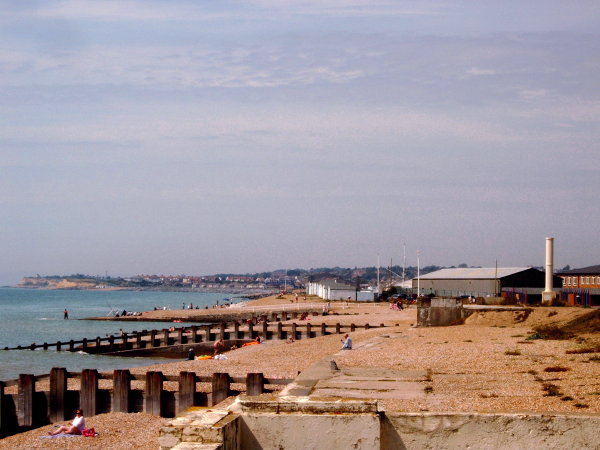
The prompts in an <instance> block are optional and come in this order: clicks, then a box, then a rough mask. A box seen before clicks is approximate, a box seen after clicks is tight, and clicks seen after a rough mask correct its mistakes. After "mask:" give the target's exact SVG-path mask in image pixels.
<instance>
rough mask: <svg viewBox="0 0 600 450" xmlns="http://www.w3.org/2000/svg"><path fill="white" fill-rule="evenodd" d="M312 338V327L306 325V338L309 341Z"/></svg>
mask: <svg viewBox="0 0 600 450" xmlns="http://www.w3.org/2000/svg"><path fill="white" fill-rule="evenodd" d="M311 337H312V325H311V324H310V323H307V324H306V338H307V339H310V338H311Z"/></svg>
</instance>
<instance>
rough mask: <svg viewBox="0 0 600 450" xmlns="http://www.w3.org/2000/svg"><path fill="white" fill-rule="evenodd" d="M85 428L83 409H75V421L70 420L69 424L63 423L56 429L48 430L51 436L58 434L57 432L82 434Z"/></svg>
mask: <svg viewBox="0 0 600 450" xmlns="http://www.w3.org/2000/svg"><path fill="white" fill-rule="evenodd" d="M84 429H85V418H84V417H83V411H82V410H81V409H78V410H77V411H75V419H73V422H69V425H62V426H61V427H58V428H57V429H56V431H54V432H52V431H48V434H49V435H51V436H56V435H57V434H60V433H64V434H82V433H83V430H84Z"/></svg>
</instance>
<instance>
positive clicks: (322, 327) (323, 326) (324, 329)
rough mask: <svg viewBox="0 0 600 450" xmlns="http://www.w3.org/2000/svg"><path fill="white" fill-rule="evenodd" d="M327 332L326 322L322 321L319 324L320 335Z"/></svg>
mask: <svg viewBox="0 0 600 450" xmlns="http://www.w3.org/2000/svg"><path fill="white" fill-rule="evenodd" d="M326 334H327V324H326V323H325V322H323V323H322V324H321V336H325V335H326Z"/></svg>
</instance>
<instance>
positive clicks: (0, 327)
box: [0, 288, 228, 380]
mask: <svg viewBox="0 0 600 450" xmlns="http://www.w3.org/2000/svg"><path fill="white" fill-rule="evenodd" d="M225 297H228V295H227V294H223V293H218V294H215V293H204V292H202V293H196V292H153V291H50V290H48V291H46V290H38V289H34V290H30V289H9V288H0V349H3V348H4V347H16V346H17V345H30V344H31V343H32V342H35V343H37V344H42V343H44V342H48V343H52V342H56V341H61V342H65V341H69V340H70V339H74V340H79V339H82V338H84V337H86V338H88V339H90V338H95V337H96V336H102V337H104V336H106V335H107V334H114V335H118V334H119V329H120V328H122V329H123V330H124V331H127V332H130V331H133V330H142V329H151V328H162V326H161V324H160V323H156V322H112V321H97V320H93V321H92V320H76V319H80V318H84V317H98V316H106V315H107V314H108V313H109V311H110V310H111V309H113V308H114V309H116V310H120V311H122V310H127V311H148V310H151V309H153V308H154V307H155V306H156V307H160V308H162V307H165V306H166V307H167V309H181V308H182V305H183V304H186V305H188V304H189V303H192V304H193V305H194V306H196V305H198V306H200V307H201V308H203V307H204V306H205V305H206V306H212V305H214V304H215V303H216V302H217V301H218V302H219V303H223V299H224V298H225ZM65 308H66V309H68V310H69V320H64V319H63V310H64V309H65ZM182 325H186V324H185V323H184V324H177V326H182ZM157 361H163V362H164V360H159V359H148V358H120V357H114V356H95V355H87V354H80V353H71V352H64V351H63V352H57V351H55V350H48V351H43V350H36V351H31V350H20V351H19V350H10V351H4V350H0V380H10V379H15V378H17V377H18V375H19V374H20V373H33V374H36V375H41V374H45V373H48V372H49V371H50V369H51V368H52V367H66V368H67V370H69V371H80V370H81V369H99V370H112V369H120V368H126V367H134V366H142V365H149V364H153V363H155V362H157Z"/></svg>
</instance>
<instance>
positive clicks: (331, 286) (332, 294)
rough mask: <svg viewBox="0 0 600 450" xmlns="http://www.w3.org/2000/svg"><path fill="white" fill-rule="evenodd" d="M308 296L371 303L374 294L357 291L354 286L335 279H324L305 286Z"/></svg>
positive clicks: (372, 292) (369, 291) (367, 291)
mask: <svg viewBox="0 0 600 450" xmlns="http://www.w3.org/2000/svg"><path fill="white" fill-rule="evenodd" d="M306 293H307V294H308V295H316V296H318V297H321V298H322V299H324V300H358V301H362V302H372V301H373V300H375V292H374V291H371V290H358V291H357V289H356V286H352V285H351V284H347V283H344V282H342V281H338V280H337V279H324V280H320V281H310V282H308V284H307V285H306Z"/></svg>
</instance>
